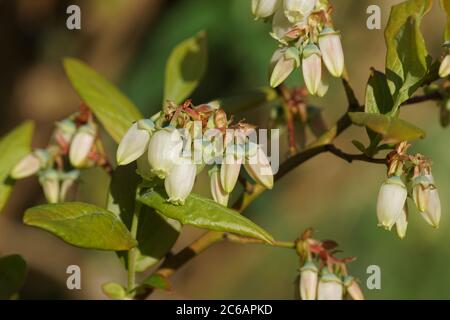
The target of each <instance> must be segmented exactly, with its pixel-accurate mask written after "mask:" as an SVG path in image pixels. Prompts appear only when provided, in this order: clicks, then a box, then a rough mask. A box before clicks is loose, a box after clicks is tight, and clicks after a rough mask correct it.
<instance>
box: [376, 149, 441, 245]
mask: <svg viewBox="0 0 450 320" xmlns="http://www.w3.org/2000/svg"><path fill="white" fill-rule="evenodd" d="M409 146H410V145H409V144H408V143H406V142H402V143H400V144H399V145H398V146H397V148H396V150H395V151H393V152H392V153H391V154H389V156H388V166H389V169H388V178H387V180H386V181H385V182H384V183H383V184H382V186H381V188H380V192H379V194H378V201H377V216H378V223H379V225H380V226H381V227H383V228H385V229H387V230H391V228H392V227H393V226H394V225H395V226H396V229H397V234H398V236H399V237H400V238H401V239H403V238H404V237H405V235H406V229H407V226H408V204H407V201H406V200H407V198H408V197H410V198H411V199H412V200H413V201H414V204H415V206H416V207H417V209H418V210H419V212H420V214H421V215H422V217H423V218H424V219H425V221H426V222H427V223H429V224H430V225H431V226H433V227H434V228H438V227H439V222H440V219H441V202H440V199H439V193H438V191H437V188H436V185H435V182H434V178H433V175H432V173H431V163H430V161H429V160H428V159H426V158H425V157H424V156H423V155H421V154H416V155H414V156H412V155H408V154H407V150H408V148H409Z"/></svg>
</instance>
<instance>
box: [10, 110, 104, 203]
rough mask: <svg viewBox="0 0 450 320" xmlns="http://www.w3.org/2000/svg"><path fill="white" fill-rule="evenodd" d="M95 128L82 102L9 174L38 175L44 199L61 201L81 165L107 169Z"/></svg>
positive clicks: (63, 199) (25, 176) (17, 176)
mask: <svg viewBox="0 0 450 320" xmlns="http://www.w3.org/2000/svg"><path fill="white" fill-rule="evenodd" d="M97 131H98V130H97V125H96V124H95V122H94V119H93V115H92V113H91V112H90V111H89V109H88V108H87V107H86V106H84V105H82V106H81V108H80V111H79V112H77V113H75V114H73V115H71V116H69V117H68V118H66V119H64V120H62V121H59V122H57V123H56V125H55V129H54V131H53V134H52V139H51V141H50V143H49V145H48V146H47V148H45V149H36V150H34V151H33V152H31V153H30V154H28V155H27V156H25V157H24V158H23V159H22V160H20V161H19V163H17V165H16V166H15V167H14V168H13V169H12V171H11V174H10V175H11V178H13V179H15V180H18V179H23V178H27V177H30V176H33V175H37V176H38V177H39V182H40V184H41V186H42V188H43V191H44V195H45V197H46V199H47V201H48V202H49V203H57V202H64V201H65V200H66V197H67V195H68V192H69V190H70V189H71V188H72V187H73V186H74V185H75V183H76V182H77V180H78V179H79V176H80V169H83V168H90V167H93V166H96V165H98V166H102V167H104V168H105V169H108V170H109V166H108V163H107V161H106V157H105V155H104V152H103V148H102V145H101V142H100V140H99V139H98V132H97Z"/></svg>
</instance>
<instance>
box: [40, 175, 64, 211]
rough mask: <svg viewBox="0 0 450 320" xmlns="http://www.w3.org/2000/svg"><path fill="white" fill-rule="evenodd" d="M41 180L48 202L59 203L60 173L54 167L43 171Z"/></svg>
mask: <svg viewBox="0 0 450 320" xmlns="http://www.w3.org/2000/svg"><path fill="white" fill-rule="evenodd" d="M39 182H40V184H41V186H42V189H43V190H44V195H45V198H46V199H47V201H48V203H57V202H58V200H59V174H58V172H57V171H55V170H53V169H49V170H46V171H44V172H42V173H41V174H40V176H39Z"/></svg>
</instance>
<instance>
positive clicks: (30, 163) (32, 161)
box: [11, 153, 41, 180]
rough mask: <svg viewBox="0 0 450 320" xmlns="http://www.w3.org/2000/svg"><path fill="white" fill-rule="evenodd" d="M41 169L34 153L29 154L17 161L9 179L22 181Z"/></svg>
mask: <svg viewBox="0 0 450 320" xmlns="http://www.w3.org/2000/svg"><path fill="white" fill-rule="evenodd" d="M40 168H41V161H40V160H39V157H37V156H36V155H35V154H34V153H30V154H29V155H27V156H26V157H25V158H23V159H22V160H20V161H19V163H17V164H16V166H15V167H14V168H13V169H12V171H11V178H13V179H16V180H18V179H23V178H27V177H29V176H32V175H34V174H36V173H37V172H38V171H39V169H40Z"/></svg>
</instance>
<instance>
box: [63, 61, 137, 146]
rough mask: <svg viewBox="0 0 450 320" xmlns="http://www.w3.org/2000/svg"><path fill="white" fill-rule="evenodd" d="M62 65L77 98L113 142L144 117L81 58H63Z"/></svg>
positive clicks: (118, 139) (118, 140) (117, 140)
mask: <svg viewBox="0 0 450 320" xmlns="http://www.w3.org/2000/svg"><path fill="white" fill-rule="evenodd" d="M64 68H65V70H66V73H67V76H68V77H69V79H70V82H71V83H72V85H73V87H74V88H75V90H76V91H77V93H78V95H79V96H80V98H81V99H82V100H83V101H84V102H85V103H86V104H87V105H88V106H89V108H90V109H91V110H92V112H93V113H94V114H95V116H96V117H97V118H98V119H99V120H100V122H101V123H102V124H103V126H104V127H105V129H106V131H107V132H108V133H109V134H110V135H111V137H112V138H113V139H114V140H115V141H116V142H120V140H121V139H122V136H123V135H124V134H125V133H126V132H127V130H128V129H129V127H130V126H131V125H132V123H133V122H134V121H136V120H139V119H142V118H143V116H142V115H141V113H140V112H139V110H138V109H137V108H136V106H135V105H134V104H133V102H131V101H130V100H129V99H128V98H127V97H126V96H125V95H124V94H123V93H122V92H120V90H119V89H118V88H116V87H115V86H114V85H113V84H111V83H110V82H109V81H108V80H106V79H105V78H104V77H102V76H101V75H99V74H98V73H97V72H96V71H94V70H93V69H92V68H90V67H89V66H88V65H86V64H85V63H83V62H82V61H80V60H77V59H74V58H66V59H64Z"/></svg>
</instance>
